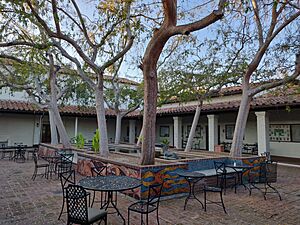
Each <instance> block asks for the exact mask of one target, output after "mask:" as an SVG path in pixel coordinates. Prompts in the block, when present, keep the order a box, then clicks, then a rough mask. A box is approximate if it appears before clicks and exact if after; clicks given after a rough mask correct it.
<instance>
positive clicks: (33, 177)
mask: <svg viewBox="0 0 300 225" xmlns="http://www.w3.org/2000/svg"><path fill="white" fill-rule="evenodd" d="M32 158H33V162H34V171H33V175H32V177H31V179H32V180H35V178H36V176H37V175H38V174H37V172H38V169H40V168H43V169H44V173H43V174H41V175H42V176H45V177H46V178H47V179H48V171H49V163H41V164H39V163H38V157H37V154H36V153H33V154H32Z"/></svg>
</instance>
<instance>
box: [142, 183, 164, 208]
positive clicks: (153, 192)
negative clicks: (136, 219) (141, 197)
mask: <svg viewBox="0 0 300 225" xmlns="http://www.w3.org/2000/svg"><path fill="white" fill-rule="evenodd" d="M163 186H164V181H163V182H162V183H160V184H152V185H150V186H149V187H148V197H147V202H146V203H147V211H148V209H149V206H150V205H151V206H152V207H153V206H155V207H156V208H158V207H159V202H160V197H161V193H162V189H163Z"/></svg>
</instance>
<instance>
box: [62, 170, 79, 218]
mask: <svg viewBox="0 0 300 225" xmlns="http://www.w3.org/2000/svg"><path fill="white" fill-rule="evenodd" d="M59 179H60V184H61V188H62V196H63V202H62V206H61V210H60V214H59V216H58V220H60V217H61V215H62V213H63V211H64V207H65V201H66V190H65V189H66V187H67V186H68V185H69V184H73V185H75V184H76V178H75V171H74V170H71V171H68V172H64V173H60V174H59Z"/></svg>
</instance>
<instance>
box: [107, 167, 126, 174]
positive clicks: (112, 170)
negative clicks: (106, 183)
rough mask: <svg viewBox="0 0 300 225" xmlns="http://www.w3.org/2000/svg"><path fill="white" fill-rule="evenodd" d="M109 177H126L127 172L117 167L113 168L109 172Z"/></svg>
mask: <svg viewBox="0 0 300 225" xmlns="http://www.w3.org/2000/svg"><path fill="white" fill-rule="evenodd" d="M107 175H115V176H126V174H125V172H124V171H123V170H122V169H121V168H117V167H112V168H111V169H110V170H109V171H107Z"/></svg>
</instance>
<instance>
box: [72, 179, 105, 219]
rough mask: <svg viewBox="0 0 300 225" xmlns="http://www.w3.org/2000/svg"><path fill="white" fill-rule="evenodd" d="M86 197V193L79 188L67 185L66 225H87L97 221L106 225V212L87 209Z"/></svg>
mask: <svg viewBox="0 0 300 225" xmlns="http://www.w3.org/2000/svg"><path fill="white" fill-rule="evenodd" d="M87 197H88V193H87V192H86V190H85V189H84V188H83V187H81V186H78V185H72V184H69V186H68V187H67V188H66V201H67V213H68V218H67V224H68V225H69V224H71V223H76V224H84V225H87V224H93V223H95V222H98V221H100V222H101V221H104V224H107V212H106V211H105V210H103V209H96V208H90V207H88V203H87ZM99 224H100V223H99Z"/></svg>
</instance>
